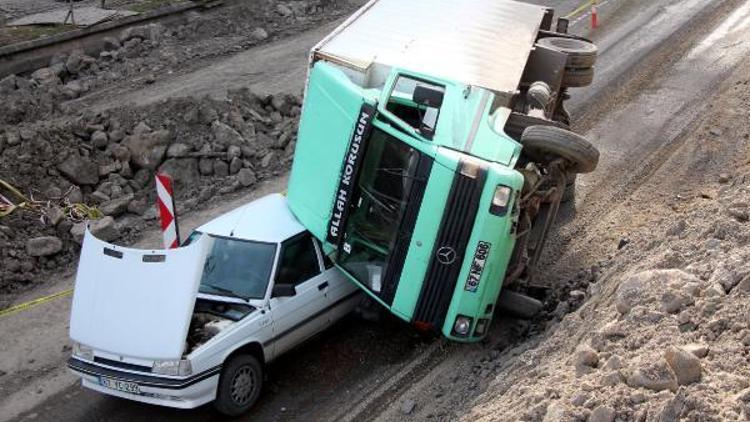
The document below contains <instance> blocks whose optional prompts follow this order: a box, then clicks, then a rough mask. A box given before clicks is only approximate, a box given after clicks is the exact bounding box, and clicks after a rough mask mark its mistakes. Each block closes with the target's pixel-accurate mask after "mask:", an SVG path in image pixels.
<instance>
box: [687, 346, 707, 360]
mask: <svg viewBox="0 0 750 422" xmlns="http://www.w3.org/2000/svg"><path fill="white" fill-rule="evenodd" d="M682 350H684V351H686V352H688V353H692V354H693V355H695V357H698V358H705V357H706V356H708V346H706V345H705V344H688V345H686V346H682Z"/></svg>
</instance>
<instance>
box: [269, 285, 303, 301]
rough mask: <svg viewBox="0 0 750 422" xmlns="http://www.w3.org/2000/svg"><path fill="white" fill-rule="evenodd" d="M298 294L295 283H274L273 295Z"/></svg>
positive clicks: (287, 295) (289, 295)
mask: <svg viewBox="0 0 750 422" xmlns="http://www.w3.org/2000/svg"><path fill="white" fill-rule="evenodd" d="M296 294H297V289H296V288H295V287H294V284H274V286H273V290H271V297H272V298H274V297H291V296H294V295H296Z"/></svg>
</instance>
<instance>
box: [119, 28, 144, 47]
mask: <svg viewBox="0 0 750 422" xmlns="http://www.w3.org/2000/svg"><path fill="white" fill-rule="evenodd" d="M150 32H151V31H150V30H149V26H148V25H139V26H131V27H129V28H125V29H124V30H123V31H122V32H120V42H121V43H125V42H126V41H130V40H132V39H133V38H140V39H141V40H146V39H149V34H150Z"/></svg>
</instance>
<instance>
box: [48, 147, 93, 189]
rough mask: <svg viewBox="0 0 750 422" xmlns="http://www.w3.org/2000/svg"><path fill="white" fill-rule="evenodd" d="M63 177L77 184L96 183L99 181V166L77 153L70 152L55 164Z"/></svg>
mask: <svg viewBox="0 0 750 422" xmlns="http://www.w3.org/2000/svg"><path fill="white" fill-rule="evenodd" d="M57 169H58V170H59V171H60V173H62V174H63V175H64V176H65V177H67V178H68V179H70V180H71V181H72V182H74V183H75V184H77V185H96V184H97V183H99V166H97V165H96V164H95V163H93V162H92V161H90V160H89V159H87V158H84V157H81V156H80V155H78V154H71V155H69V156H68V158H66V159H65V160H64V161H63V162H61V163H60V164H58V165H57Z"/></svg>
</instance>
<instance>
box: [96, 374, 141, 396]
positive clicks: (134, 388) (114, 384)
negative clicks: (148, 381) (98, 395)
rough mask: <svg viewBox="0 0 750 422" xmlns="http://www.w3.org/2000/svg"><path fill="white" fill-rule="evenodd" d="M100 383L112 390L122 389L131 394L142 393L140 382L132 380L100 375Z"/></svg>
mask: <svg viewBox="0 0 750 422" xmlns="http://www.w3.org/2000/svg"><path fill="white" fill-rule="evenodd" d="M99 384H100V385H102V386H104V387H107V388H111V389H112V390H117V391H122V392H124V393H130V394H141V389H140V387H139V386H138V384H136V383H134V382H130V381H120V380H116V379H112V378H105V377H99Z"/></svg>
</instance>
